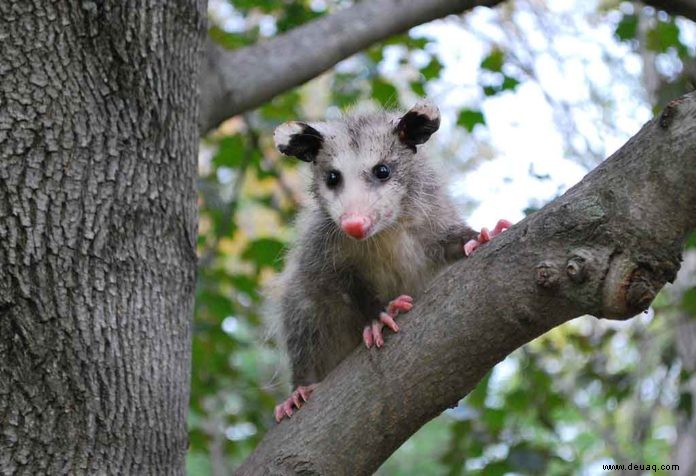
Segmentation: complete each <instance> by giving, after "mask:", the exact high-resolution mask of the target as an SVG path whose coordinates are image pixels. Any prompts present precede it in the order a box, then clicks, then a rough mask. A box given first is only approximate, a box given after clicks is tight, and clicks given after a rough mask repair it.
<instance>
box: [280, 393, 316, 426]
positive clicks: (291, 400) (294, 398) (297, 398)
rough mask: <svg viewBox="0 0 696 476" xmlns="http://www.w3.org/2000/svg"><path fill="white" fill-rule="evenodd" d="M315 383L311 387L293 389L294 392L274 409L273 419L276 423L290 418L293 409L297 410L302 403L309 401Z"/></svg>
mask: <svg viewBox="0 0 696 476" xmlns="http://www.w3.org/2000/svg"><path fill="white" fill-rule="evenodd" d="M317 385H318V384H316V383H313V384H311V385H300V386H299V387H297V388H296V389H295V391H294V392H292V393H291V394H290V396H289V397H288V398H287V400H285V401H284V402H283V403H281V404H279V405H276V407H275V419H276V421H277V422H279V423H280V421H281V420H282V419H283V418H285V417H288V418H290V417H291V416H292V413H293V408H295V409H299V408H300V407H302V405H304V403H305V402H306V401H307V400H309V397H310V395H312V392H313V391H314V389H315V388H317Z"/></svg>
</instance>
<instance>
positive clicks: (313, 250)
mask: <svg viewBox="0 0 696 476" xmlns="http://www.w3.org/2000/svg"><path fill="white" fill-rule="evenodd" d="M418 108H421V109H418ZM423 108H425V110H426V111H427V115H426V116H424V117H426V118H427V119H429V120H430V122H429V125H430V127H431V128H432V127H434V129H437V125H438V124H439V113H437V108H436V107H435V106H433V105H430V104H427V103H426V104H424V103H421V104H419V105H417V106H416V107H414V108H413V109H412V110H411V111H410V113H413V112H414V111H415V112H416V113H419V114H420V111H421V110H423ZM433 111H434V113H433ZM433 114H436V116H437V117H430V116H432V115H433ZM399 119H400V117H399V115H396V114H393V113H388V112H381V113H376V114H369V115H348V116H346V117H343V118H341V119H340V120H336V121H331V122H323V123H312V124H311V127H312V128H314V129H315V130H316V131H319V132H320V133H321V135H322V145H321V148H320V150H319V151H318V154H316V157H315V159H314V160H313V163H312V165H311V167H312V172H313V178H312V185H311V191H312V195H313V200H312V202H311V204H310V205H308V206H307V207H306V208H305V209H304V210H302V211H301V212H300V216H299V217H298V221H297V228H298V231H299V239H298V241H297V243H296V244H295V245H294V247H293V248H292V249H291V251H290V253H289V255H288V258H287V265H286V268H285V270H284V271H283V273H282V275H281V279H280V284H281V290H282V291H281V296H280V302H279V303H278V307H279V309H280V313H281V318H282V327H283V337H284V339H285V342H286V344H287V350H288V353H289V356H290V360H291V363H292V374H293V376H292V380H293V384H294V385H307V384H311V383H315V382H319V381H321V380H322V379H323V378H324V377H325V376H326V375H327V374H328V373H329V372H330V371H331V370H332V369H333V368H334V367H335V366H336V365H338V363H339V362H341V361H342V360H343V359H344V358H345V357H346V356H347V355H348V354H349V353H350V352H351V351H352V350H353V349H355V347H356V346H357V345H358V344H359V343H360V342H361V336H362V329H363V327H364V326H365V325H366V324H367V323H369V322H370V321H371V320H373V319H376V318H378V317H379V313H380V311H382V310H383V309H384V308H385V306H386V305H387V304H388V302H389V301H390V300H392V299H394V298H396V297H397V296H399V295H401V294H408V295H411V296H413V297H414V299H415V304H416V305H418V301H417V299H418V296H419V294H420V293H421V291H423V290H424V288H425V287H426V286H427V284H428V282H429V281H430V280H431V279H432V278H433V277H434V275H435V274H436V273H437V272H438V271H440V270H441V269H442V268H443V267H444V266H445V265H446V264H447V263H449V262H451V261H453V260H455V259H459V258H461V257H463V252H462V246H463V244H464V243H465V242H466V241H468V240H469V239H471V238H474V237H475V236H476V234H477V233H476V232H475V231H473V230H472V229H471V228H469V227H468V226H466V225H465V224H464V223H463V222H462V221H461V219H460V218H459V215H458V213H457V211H456V209H455V206H454V204H453V203H452V201H451V199H450V198H449V197H448V196H447V193H446V180H444V179H443V178H442V177H441V176H440V175H439V174H438V173H437V171H436V169H435V167H434V166H433V165H434V164H431V162H430V161H429V160H428V159H427V157H425V156H423V155H422V153H421V152H417V151H416V147H415V146H414V145H413V143H407V141H405V140H402V139H400V137H402V136H403V134H401V135H400V130H399V129H398V128H397V126H399V125H400V124H401V123H400V122H399ZM435 120H437V123H434V122H432V121H435ZM292 124H295V125H292ZM292 124H291V125H282V126H280V127H279V128H278V131H277V133H276V143H277V145H278V146H279V148H281V147H282V146H283V145H284V144H285V143H287V142H288V141H290V140H291V139H292V134H293V131H295V132H296V131H297V130H299V127H298V126H297V125H296V124H297V123H292ZM283 128H285V129H283ZM407 132H409V131H407ZM428 135H429V134H428ZM286 150H287V148H286ZM377 163H384V164H387V165H388V166H389V167H390V168H391V177H390V178H389V180H388V181H387V182H380V181H379V180H376V179H375V177H373V175H372V168H373V167H374V166H375V165H376V164H377ZM332 169H338V170H339V171H341V172H343V170H342V169H345V170H346V171H348V170H350V172H346V174H347V175H345V176H344V182H343V184H342V185H341V186H339V187H336V188H335V189H329V188H327V187H326V185H325V183H324V177H325V176H326V174H327V172H328V171H329V170H332ZM383 191H385V192H384V193H382V192H383ZM364 197H372V198H370V200H369V201H368V200H367V199H365V198H364ZM353 203H357V204H359V205H355V206H356V207H362V208H360V210H361V213H365V214H370V216H372V217H374V220H375V222H376V223H375V232H374V233H373V234H372V235H370V236H369V237H368V238H366V239H364V240H359V241H358V240H355V239H353V238H351V237H349V236H347V235H346V234H345V233H344V232H343V231H342V230H341V228H340V226H339V222H338V216H339V215H340V214H341V213H343V212H345V208H350V207H351V206H353V205H351V204H353Z"/></svg>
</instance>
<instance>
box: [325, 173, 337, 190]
mask: <svg viewBox="0 0 696 476" xmlns="http://www.w3.org/2000/svg"><path fill="white" fill-rule="evenodd" d="M339 183H341V172H339V171H338V170H329V173H327V174H326V186H327V187H329V188H334V187H336V186H337V185H338V184H339Z"/></svg>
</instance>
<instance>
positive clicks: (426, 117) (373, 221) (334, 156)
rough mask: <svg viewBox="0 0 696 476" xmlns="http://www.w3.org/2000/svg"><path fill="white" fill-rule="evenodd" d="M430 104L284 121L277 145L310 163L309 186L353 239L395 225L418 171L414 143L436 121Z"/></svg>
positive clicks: (420, 140) (422, 138)
mask: <svg viewBox="0 0 696 476" xmlns="http://www.w3.org/2000/svg"><path fill="white" fill-rule="evenodd" d="M439 121H440V116H439V111H438V109H437V107H436V106H434V105H432V104H430V103H427V102H421V103H419V104H417V105H416V106H414V107H413V108H412V109H411V110H410V111H408V112H407V113H406V114H404V115H403V116H398V115H394V114H389V113H378V114H371V115H357V116H346V117H344V118H342V119H340V120H337V121H331V122H319V123H312V124H306V123H302V122H286V123H284V124H282V125H280V126H279V127H278V128H277V129H276V131H275V134H274V139H275V142H276V146H277V147H278V149H279V150H280V151H281V152H282V153H284V154H286V155H292V156H295V157H298V158H299V159H301V160H304V161H307V162H311V163H312V164H313V166H312V169H313V183H312V189H313V191H314V193H315V195H316V197H317V199H318V201H319V203H320V205H321V206H322V208H323V209H324V210H325V211H326V212H327V214H328V215H329V216H330V217H331V218H332V219H333V220H334V222H335V223H336V224H337V225H338V226H340V227H341V229H342V230H343V231H344V232H345V233H346V234H348V235H349V236H351V237H353V238H355V239H358V240H360V239H366V238H368V237H370V236H373V235H375V234H376V233H379V232H380V231H382V230H384V229H386V228H389V227H390V226H393V225H395V224H396V223H397V222H398V221H399V219H400V218H401V217H402V212H401V210H402V205H403V203H404V199H405V197H406V195H407V194H408V193H409V189H410V188H411V186H412V185H413V183H412V182H413V180H414V179H416V176H417V174H418V163H417V160H416V157H415V155H416V145H417V144H421V143H423V142H425V141H426V140H427V139H428V138H429V137H430V135H431V134H432V133H433V132H435V131H436V130H437V128H438V126H439Z"/></svg>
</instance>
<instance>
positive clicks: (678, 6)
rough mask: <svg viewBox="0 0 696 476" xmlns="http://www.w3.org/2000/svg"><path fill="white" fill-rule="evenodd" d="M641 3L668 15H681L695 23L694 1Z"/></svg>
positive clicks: (695, 3) (695, 8)
mask: <svg viewBox="0 0 696 476" xmlns="http://www.w3.org/2000/svg"><path fill="white" fill-rule="evenodd" d="M643 3H645V4H646V5H650V6H651V7H654V8H657V9H658V10H664V11H666V12H667V13H669V14H670V15H681V16H683V17H686V18H688V19H690V20H693V21H696V0H643Z"/></svg>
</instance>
